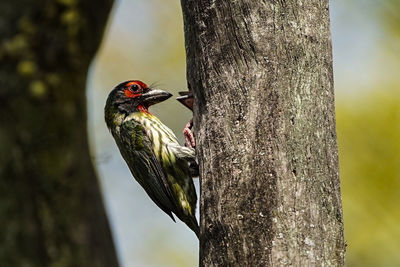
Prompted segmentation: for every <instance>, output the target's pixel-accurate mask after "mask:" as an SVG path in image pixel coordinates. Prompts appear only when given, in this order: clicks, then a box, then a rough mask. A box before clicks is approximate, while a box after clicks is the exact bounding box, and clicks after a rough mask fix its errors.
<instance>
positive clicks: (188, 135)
mask: <svg viewBox="0 0 400 267" xmlns="http://www.w3.org/2000/svg"><path fill="white" fill-rule="evenodd" d="M188 88H189V89H188V91H182V92H178V93H179V95H180V96H179V97H177V98H176V100H178V101H179V102H181V103H182V104H183V105H184V106H185V107H187V108H188V109H190V110H191V111H192V112H193V107H194V96H193V92H192V90H191V88H190V86H189V87H188ZM192 128H193V118H191V119H190V120H189V122H188V123H187V124H186V126H185V128H184V129H183V136H184V138H185V146H186V147H189V148H193V149H194V148H195V147H196V141H195V138H194V134H193V131H192Z"/></svg>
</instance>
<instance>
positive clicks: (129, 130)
mask: <svg viewBox="0 0 400 267" xmlns="http://www.w3.org/2000/svg"><path fill="white" fill-rule="evenodd" d="M171 96H172V94H170V93H168V92H166V91H163V90H160V89H154V88H150V87H149V86H147V84H145V83H144V82H142V81H139V80H129V81H125V82H123V83H120V84H119V85H117V86H116V87H115V88H114V89H113V90H112V91H111V92H110V93H109V96H108V98H107V101H106V105H105V108H104V116H105V121H106V124H107V127H108V129H109V130H110V132H111V134H112V136H113V137H114V140H115V142H116V144H117V146H118V148H119V151H120V153H121V155H122V157H123V158H124V160H125V162H126V163H127V165H128V167H129V169H130V171H131V173H132V175H133V177H134V178H135V179H136V181H137V182H138V183H139V184H140V185H141V186H142V188H143V189H144V190H145V192H146V193H147V195H148V196H149V197H150V198H151V199H152V200H153V202H154V203H155V204H156V205H157V206H158V207H159V208H160V209H161V210H163V211H164V212H165V213H166V214H167V215H169V216H170V217H171V219H172V220H173V221H175V218H174V216H173V214H175V215H176V216H177V217H178V218H179V219H180V220H181V221H183V222H184V223H185V224H186V225H187V226H188V227H189V228H190V229H191V230H192V231H193V232H194V233H195V234H196V235H197V237H199V233H200V228H199V225H198V223H197V219H196V217H195V213H196V203H197V195H196V191H195V187H194V183H193V179H192V177H191V173H190V170H189V162H192V161H193V160H195V151H194V149H192V148H189V147H185V146H181V145H180V144H179V142H178V140H177V137H176V136H175V134H174V133H173V132H172V130H171V129H169V128H168V127H167V126H166V125H164V124H163V123H162V122H161V121H160V120H159V119H158V118H157V117H156V116H154V115H153V114H151V113H150V112H149V107H150V106H151V105H154V104H157V103H160V102H162V101H165V100H167V99H168V98H170V97H171Z"/></svg>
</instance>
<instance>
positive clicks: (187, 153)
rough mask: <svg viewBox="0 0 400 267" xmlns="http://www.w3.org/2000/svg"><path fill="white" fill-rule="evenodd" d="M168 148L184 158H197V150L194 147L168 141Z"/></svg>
mask: <svg viewBox="0 0 400 267" xmlns="http://www.w3.org/2000/svg"><path fill="white" fill-rule="evenodd" d="M167 146H168V148H169V149H171V150H172V151H173V152H174V154H175V156H176V157H178V158H181V159H184V160H187V161H189V160H195V159H196V152H195V150H194V149H193V148H189V147H185V146H181V145H179V144H176V143H168V144H167Z"/></svg>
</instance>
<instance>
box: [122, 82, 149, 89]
mask: <svg viewBox="0 0 400 267" xmlns="http://www.w3.org/2000/svg"><path fill="white" fill-rule="evenodd" d="M134 84H136V85H139V86H140V87H142V88H147V84H145V83H144V82H142V81H131V82H128V83H127V84H126V87H129V86H132V85H134Z"/></svg>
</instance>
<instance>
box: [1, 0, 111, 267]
mask: <svg viewBox="0 0 400 267" xmlns="http://www.w3.org/2000/svg"><path fill="white" fill-rule="evenodd" d="M111 6H112V0H100V1H87V0H85V1H79V0H59V1H50V0H47V1H46V0H43V1H38V0H18V1H1V3H0V34H1V44H0V62H1V69H0V125H1V128H0V143H1V146H0V218H1V219H0V262H1V265H2V266H104V267H106V266H107V267H109V266H118V263H117V258H116V253H115V249H114V246H113V241H112V237H111V233H110V228H109V224H108V221H107V218H106V214H105V210H104V206H103V202H102V197H101V194H100V191H99V185H98V181H97V179H96V175H95V171H94V168H93V166H92V162H91V158H90V155H89V148H88V139H87V127H86V100H85V87H86V77H87V72H88V67H89V63H90V61H91V60H92V57H93V56H94V54H95V52H96V50H97V48H98V45H99V43H100V41H101V37H102V34H103V30H104V27H105V23H106V21H107V17H108V13H109V11H110V9H111Z"/></svg>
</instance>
